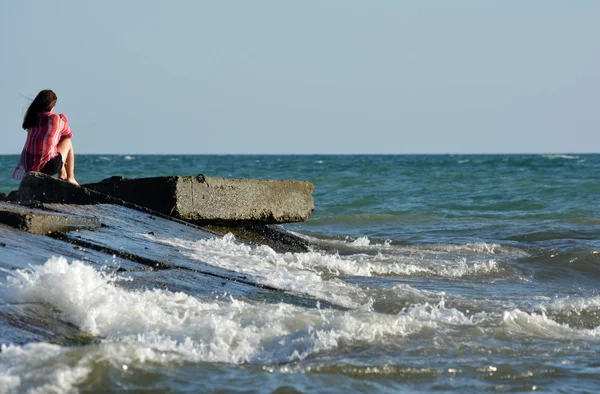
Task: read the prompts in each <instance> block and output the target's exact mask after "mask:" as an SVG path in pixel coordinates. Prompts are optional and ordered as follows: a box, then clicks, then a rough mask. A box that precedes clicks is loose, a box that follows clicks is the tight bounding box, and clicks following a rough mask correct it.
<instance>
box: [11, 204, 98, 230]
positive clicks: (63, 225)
mask: <svg viewBox="0 0 600 394" xmlns="http://www.w3.org/2000/svg"><path fill="white" fill-rule="evenodd" d="M0 223H4V224H6V225H8V226H11V227H15V228H18V229H20V230H25V231H27V232H30V233H33V234H48V233H52V232H57V231H61V232H65V231H73V230H83V229H85V230H91V229H95V228H97V227H98V226H100V221H99V220H98V219H96V218H94V217H87V216H80V215H70V214H64V213H58V212H49V211H45V210H41V209H36V208H29V207H24V206H21V205H17V204H11V203H6V202H0Z"/></svg>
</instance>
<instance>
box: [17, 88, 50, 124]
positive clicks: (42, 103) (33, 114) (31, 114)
mask: <svg viewBox="0 0 600 394" xmlns="http://www.w3.org/2000/svg"><path fill="white" fill-rule="evenodd" d="M55 105H56V94H54V92H53V91H52V90H50V89H45V90H42V91H41V92H39V93H38V95H37V96H35V98H34V99H33V101H32V102H31V104H30V105H29V108H27V112H25V117H24V118H23V129H25V130H27V129H29V128H30V127H33V126H35V125H37V123H38V114H39V113H40V112H48V111H50V110H51V109H52V108H54V106H55Z"/></svg>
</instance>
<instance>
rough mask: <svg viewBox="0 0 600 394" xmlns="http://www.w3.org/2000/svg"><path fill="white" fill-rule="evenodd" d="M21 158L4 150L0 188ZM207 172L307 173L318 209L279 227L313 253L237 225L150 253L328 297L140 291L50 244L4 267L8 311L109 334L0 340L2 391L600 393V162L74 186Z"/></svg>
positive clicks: (409, 166)
mask: <svg viewBox="0 0 600 394" xmlns="http://www.w3.org/2000/svg"><path fill="white" fill-rule="evenodd" d="M16 162H17V156H16V155H13V156H8V155H7V156H0V168H2V171H0V192H5V193H6V192H9V191H11V190H13V189H15V188H16V187H17V186H18V183H17V182H15V181H12V180H11V179H10V176H11V174H12V169H13V168H14V165H15V164H16ZM199 173H202V174H204V175H206V176H220V177H249V178H259V179H300V180H307V181H310V182H312V183H313V184H314V185H315V192H314V194H313V196H314V198H315V212H314V213H313V215H312V216H311V217H310V219H309V220H308V221H306V222H304V223H296V224H287V225H284V228H286V229H287V230H289V231H292V232H294V233H296V234H299V235H300V236H302V237H306V238H307V239H309V240H310V241H311V243H312V245H313V250H312V251H311V252H307V253H277V252H275V251H273V250H272V249H270V248H268V247H266V246H258V247H256V246H250V245H245V244H243V243H241V242H239V241H238V240H236V239H235V237H233V236H231V234H229V235H226V236H224V237H212V238H201V237H198V239H189V238H186V239H183V238H178V237H161V236H160V235H157V236H155V237H153V238H152V239H151V240H152V242H154V243H155V245H156V246H157V247H158V248H160V247H164V248H172V249H173V250H176V251H177V253H180V254H181V255H182V256H185V258H186V259H190V260H191V261H201V262H204V263H207V264H210V265H214V266H216V267H220V268H224V269H228V270H232V271H236V272H239V273H241V274H244V275H246V276H247V277H249V278H252V279H253V280H255V281H256V282H258V283H262V284H265V285H269V286H273V287H277V288H281V289H284V290H287V291H290V292H292V293H298V294H303V295H307V296H311V297H315V298H317V299H320V300H324V301H327V302H328V303H329V304H331V305H334V306H338V307H339V308H325V307H320V306H319V307H317V308H311V307H305V306H301V305H294V304H289V303H265V302H261V301H257V300H252V299H245V298H243V297H233V296H231V295H228V294H216V295H211V296H199V295H196V294H187V293H183V292H175V291H169V290H167V289H144V288H143V287H136V286H132V285H124V283H129V282H130V278H128V276H127V274H125V275H117V274H116V273H112V272H110V271H106V270H99V269H97V268H96V267H95V266H91V265H89V264H86V263H85V262H81V261H76V260H70V259H67V258H65V257H63V256H60V255H56V254H53V253H52V252H51V251H49V252H48V256H47V259H46V260H45V262H44V263H43V264H35V265H31V266H30V267H28V268H25V269H21V270H9V272H5V274H4V276H2V279H1V281H0V295H1V296H2V297H3V300H4V301H3V302H16V303H27V302H32V303H35V302H44V304H45V305H47V306H48V308H52V309H53V310H55V311H57V314H58V315H59V316H60V317H61V319H63V320H64V321H66V322H68V323H71V324H74V325H75V326H77V327H79V328H80V329H81V330H83V331H86V332H88V333H90V334H92V335H96V336H97V337H98V338H101V340H100V341H99V342H95V343H91V344H88V345H84V346H76V347H66V346H61V345H58V344H52V343H27V344H11V343H8V342H3V343H2V348H1V352H0V393H3V392H7V393H12V392H15V393H20V392H28V391H29V392H40V393H41V392H93V391H99V390H100V389H102V390H105V391H113V392H123V391H128V392H244V393H253V392H265V393H270V392H276V393H296V392H305V393H308V392H328V393H347V392H423V391H441V392H482V391H483V392H485V391H499V392H506V391H510V392H521V391H540V392H566V393H572V392H590V393H593V392H598V391H600V284H599V281H600V199H599V196H600V155H579V154H577V155H576V154H568V155H567V154H564V155H415V156H410V155H406V156H404V155H401V156H387V155H383V156H379V155H348V156H327V155H317V156H311V155H306V156H276V155H273V156H270V155H267V156H265V155H257V156H227V155H223V156H220V155H215V156H192V155H185V156H182V155H179V156H178V155H173V156H169V155H155V156H153V155H144V156H139V155H79V156H77V163H76V177H77V179H78V181H79V182H80V183H86V182H96V181H99V180H101V179H104V178H107V177H110V176H112V175H122V176H125V177H147V176H160V175H175V174H177V175H197V174H199ZM2 253H3V251H2V249H1V248H0V266H1V265H2V264H5V265H6V264H8V263H10V262H9V261H7V260H8V259H10V256H8V255H6V254H4V255H3V254H2ZM24 259H27V257H24ZM27 263H28V262H27V261H22V262H20V264H21V265H24V266H25V265H26V264H27ZM99 289H100V290H99Z"/></svg>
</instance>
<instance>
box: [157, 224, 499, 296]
mask: <svg viewBox="0 0 600 394" xmlns="http://www.w3.org/2000/svg"><path fill="white" fill-rule="evenodd" d="M152 239H153V240H154V241H155V242H162V243H164V244H168V245H171V246H175V247H176V248H177V249H179V250H180V251H181V253H183V254H184V255H185V256H187V257H189V258H192V259H196V260H198V261H202V262H204V263H208V264H211V265H214V266H217V267H220V268H224V269H228V270H232V271H236V272H241V273H244V274H246V275H250V276H252V277H253V278H254V279H255V280H257V281H259V282H260V283H262V284H267V285H270V286H274V287H277V288H281V289H285V290H289V291H295V292H299V293H303V294H309V295H312V296H315V297H317V298H321V299H325V300H328V301H330V302H332V303H335V304H338V305H343V306H346V307H351V308H356V307H358V306H359V305H362V304H365V303H366V302H368V296H367V295H366V294H365V293H364V292H363V291H362V290H361V289H360V288H358V287H356V286H353V285H351V284H349V283H346V282H343V281H339V280H336V279H335V277H336V276H367V277H368V276H410V275H416V274H419V275H431V276H442V277H448V278H460V277H463V276H471V275H479V274H484V275H487V274H490V273H494V272H499V271H500V270H501V267H500V266H499V265H498V263H497V262H496V261H495V260H491V259H484V260H480V259H474V260H467V259H465V258H454V259H444V258H440V257H439V256H437V255H436V256H434V258H432V255H430V254H429V255H427V254H423V253H408V254H407V255H399V254H389V253H386V254H382V253H377V254H375V255H372V254H370V255H369V254H362V253H358V254H353V255H349V256H340V255H339V254H337V253H334V254H331V253H320V252H306V253H276V252H275V251H274V250H273V249H271V248H269V247H267V246H259V247H256V248H253V247H250V246H248V245H245V244H240V243H236V242H235V237H233V235H231V234H228V235H226V236H224V237H223V238H216V239H215V238H213V239H204V240H198V241H187V240H180V239H160V238H156V237H152ZM353 242H356V243H357V244H360V245H362V246H361V247H368V246H369V244H370V242H369V240H368V238H366V237H365V238H358V239H357V240H355V241H353ZM382 247H384V248H388V247H389V245H387V244H386V245H383V246H382Z"/></svg>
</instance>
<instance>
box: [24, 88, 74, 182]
mask: <svg viewBox="0 0 600 394" xmlns="http://www.w3.org/2000/svg"><path fill="white" fill-rule="evenodd" d="M56 100H57V98H56V94H54V92H53V91H52V90H42V91H41V92H39V93H38V95H37V96H36V97H35V99H33V101H32V102H31V104H30V105H29V108H28V109H27V112H26V113H25V118H24V119H23V129H24V130H27V140H26V141H25V147H24V148H23V152H22V153H21V161H20V162H19V165H18V166H17V168H15V171H14V172H13V178H14V179H22V178H23V176H24V175H25V173H26V172H29V171H39V172H43V173H44V174H48V175H55V174H58V177H59V178H60V179H63V180H65V181H68V182H70V183H72V184H74V185H78V186H79V184H78V183H77V181H76V180H75V153H74V152H73V144H72V143H71V137H73V132H72V131H71V128H70V127H69V125H68V123H67V116H66V115H65V114H55V113H53V112H52V110H53V109H54V106H55V105H56Z"/></svg>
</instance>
